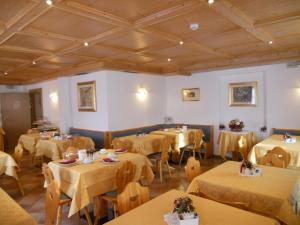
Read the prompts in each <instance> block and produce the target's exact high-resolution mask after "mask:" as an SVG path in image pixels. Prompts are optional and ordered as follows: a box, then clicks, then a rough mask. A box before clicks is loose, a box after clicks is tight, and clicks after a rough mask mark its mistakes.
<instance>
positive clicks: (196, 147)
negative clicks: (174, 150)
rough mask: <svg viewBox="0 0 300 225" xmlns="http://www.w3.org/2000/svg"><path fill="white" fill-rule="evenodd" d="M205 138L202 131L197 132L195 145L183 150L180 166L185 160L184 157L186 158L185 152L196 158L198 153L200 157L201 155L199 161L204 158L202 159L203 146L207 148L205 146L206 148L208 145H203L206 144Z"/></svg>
mask: <svg viewBox="0 0 300 225" xmlns="http://www.w3.org/2000/svg"><path fill="white" fill-rule="evenodd" d="M190 133H191V132H190ZM203 137H204V133H203V131H202V130H197V131H195V138H194V142H193V144H191V145H188V146H185V147H184V148H182V152H181V156H180V161H179V165H181V162H182V159H183V156H184V153H185V152H189V153H192V154H193V157H195V155H196V152H197V153H198V155H199V159H201V158H202V157H201V147H202V146H203V147H204V148H205V146H206V145H203V144H204V143H203ZM205 151H206V150H205Z"/></svg>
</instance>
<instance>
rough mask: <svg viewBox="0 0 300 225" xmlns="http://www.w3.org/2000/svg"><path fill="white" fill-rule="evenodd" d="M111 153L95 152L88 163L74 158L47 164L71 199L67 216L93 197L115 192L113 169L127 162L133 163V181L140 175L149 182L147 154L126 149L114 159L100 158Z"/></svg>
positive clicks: (139, 177) (149, 173) (89, 201)
mask: <svg viewBox="0 0 300 225" xmlns="http://www.w3.org/2000/svg"><path fill="white" fill-rule="evenodd" d="M113 152H115V150H113V149H108V150H106V153H103V154H101V153H100V152H97V153H94V154H96V155H97V157H96V158H94V160H93V162H92V163H89V164H84V163H82V162H78V161H77V162H76V163H74V164H72V165H64V164H61V163H60V160H57V161H52V162H50V163H49V164H48V165H49V168H50V169H51V171H52V172H53V174H54V179H55V180H56V181H57V182H58V183H59V185H60V189H61V191H62V192H63V193H65V194H66V195H68V196H69V197H70V198H71V199H72V201H71V205H70V210H69V214H68V215H69V217H70V216H72V215H74V214H75V213H76V212H78V211H79V210H80V209H83V208H85V207H86V206H87V205H88V204H90V203H93V200H94V198H96V197H98V196H100V195H102V194H105V193H107V192H110V191H114V190H115V189H116V181H115V176H116V171H117V169H118V168H119V167H121V165H122V164H123V163H124V162H126V161H130V162H132V163H133V164H135V165H136V173H135V177H134V181H138V180H140V179H141V178H145V179H147V181H148V183H149V184H150V183H151V182H152V181H153V179H154V174H153V172H152V169H151V166H152V164H151V162H150V161H149V160H148V159H147V157H146V156H144V155H141V154H135V153H128V152H125V153H121V154H117V160H118V161H117V162H112V163H106V162H103V158H106V157H107V156H108V154H109V153H113Z"/></svg>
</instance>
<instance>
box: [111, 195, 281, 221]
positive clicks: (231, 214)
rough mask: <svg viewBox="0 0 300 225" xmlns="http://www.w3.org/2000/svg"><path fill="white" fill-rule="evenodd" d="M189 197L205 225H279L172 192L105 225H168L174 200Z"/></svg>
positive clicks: (245, 212) (231, 208) (224, 206)
mask: <svg viewBox="0 0 300 225" xmlns="http://www.w3.org/2000/svg"><path fill="white" fill-rule="evenodd" d="M182 196H189V197H190V198H191V199H192V200H193V205H194V206H195V208H196V211H197V213H198V214H199V217H200V224H203V225H253V224H256V225H279V224H278V223H277V222H276V221H275V220H273V219H270V218H267V217H263V216H260V215H257V214H253V213H250V212H247V211H244V210H240V209H237V208H233V207H230V206H226V205H223V204H220V203H217V202H214V201H210V200H207V199H204V198H200V197H197V196H193V195H188V194H186V193H184V192H181V191H176V190H171V191H169V192H167V193H165V194H163V195H160V196H158V197H157V198H155V199H153V200H151V201H149V202H147V203H145V204H143V205H141V206H139V207H138V208H135V209H133V210H131V211H129V212H127V213H125V214H123V215H121V216H120V217H117V218H116V219H114V220H112V221H110V222H108V223H106V224H105V225H141V224H142V225H166V222H164V214H166V213H169V212H171V211H172V210H173V207H174V204H173V202H174V200H175V199H176V198H179V197H182Z"/></svg>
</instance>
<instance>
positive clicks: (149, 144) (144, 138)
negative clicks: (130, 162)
mask: <svg viewBox="0 0 300 225" xmlns="http://www.w3.org/2000/svg"><path fill="white" fill-rule="evenodd" d="M164 138H165V136H162V135H156V134H141V135H128V136H123V137H120V138H119V139H120V140H121V141H130V142H131V143H132V150H131V151H132V152H134V153H140V154H142V155H145V156H147V155H151V154H153V153H157V152H160V151H161V143H162V140H163V139H164ZM154 141H158V142H160V145H159V147H158V149H155V147H154V146H153V142H154Z"/></svg>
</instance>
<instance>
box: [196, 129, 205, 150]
mask: <svg viewBox="0 0 300 225" xmlns="http://www.w3.org/2000/svg"><path fill="white" fill-rule="evenodd" d="M203 137H204V133H203V131H202V130H197V131H195V142H194V149H200V147H201V145H202V143H203Z"/></svg>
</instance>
